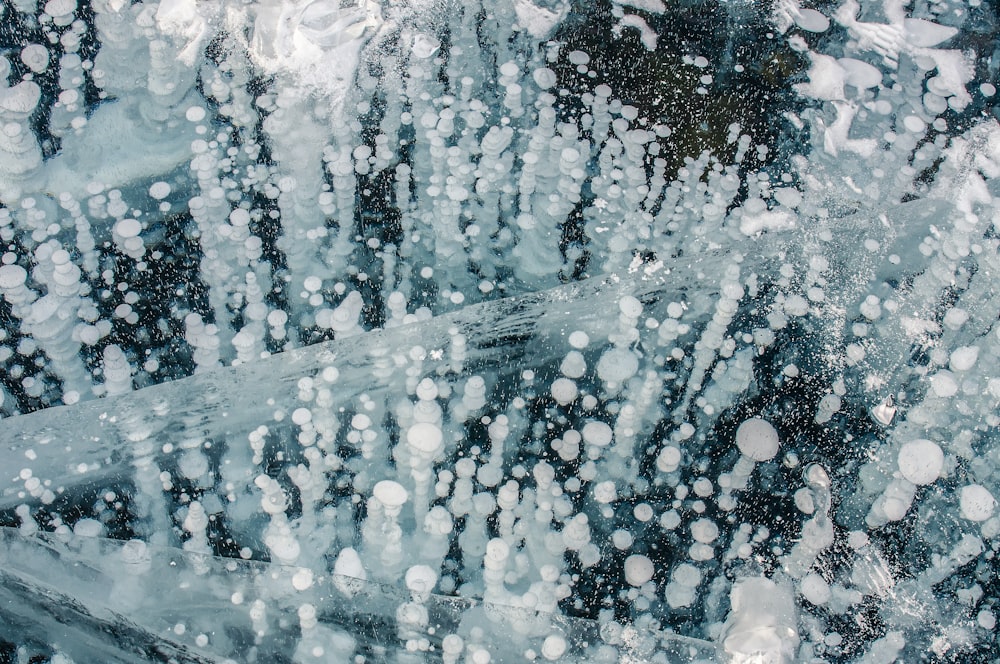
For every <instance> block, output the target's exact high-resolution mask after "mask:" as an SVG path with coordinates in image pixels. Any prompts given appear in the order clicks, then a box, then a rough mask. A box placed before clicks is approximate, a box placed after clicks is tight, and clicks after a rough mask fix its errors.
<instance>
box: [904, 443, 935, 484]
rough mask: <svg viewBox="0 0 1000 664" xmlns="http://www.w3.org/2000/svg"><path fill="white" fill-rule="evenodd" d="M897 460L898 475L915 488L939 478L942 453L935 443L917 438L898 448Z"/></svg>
mask: <svg viewBox="0 0 1000 664" xmlns="http://www.w3.org/2000/svg"><path fill="white" fill-rule="evenodd" d="M897 460H898V461H899V472H900V474H901V475H902V476H903V477H905V478H906V479H907V480H908V481H910V482H912V483H914V484H916V485H917V486H922V485H924V484H930V483H931V482H934V481H935V480H937V478H938V477H940V476H941V469H942V468H943V467H944V452H942V451H941V448H940V447H938V444H937V443H934V442H932V441H929V440H926V439H924V438H918V439H917V440H911V441H910V442H908V443H906V444H905V445H903V447H902V448H900V450H899V457H898V459H897Z"/></svg>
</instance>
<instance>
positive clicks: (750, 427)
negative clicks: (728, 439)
mask: <svg viewBox="0 0 1000 664" xmlns="http://www.w3.org/2000/svg"><path fill="white" fill-rule="evenodd" d="M778 444H779V440H778V431H777V430H776V429H775V428H774V427H773V426H772V425H771V423H770V422H768V421H767V420H764V419H761V418H759V417H751V418H750V419H749V420H746V421H744V422H743V423H742V424H741V425H740V426H739V428H738V429H736V447H738V448H739V450H740V452H742V453H743V455H744V456H746V457H749V458H751V459H753V460H754V461H769V460H771V459H773V458H774V455H775V454H777V453H778Z"/></svg>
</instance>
